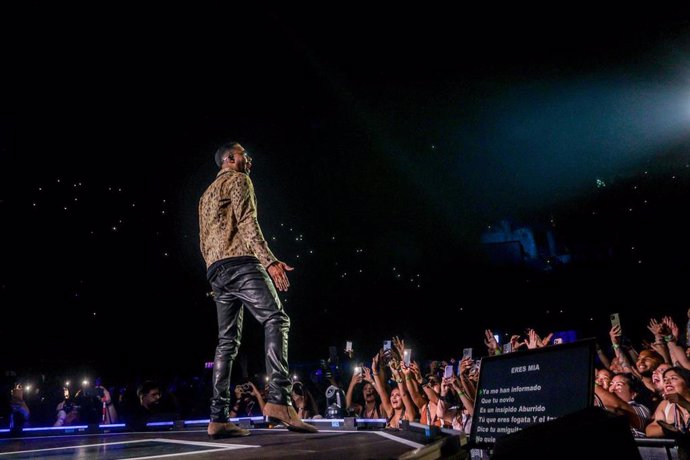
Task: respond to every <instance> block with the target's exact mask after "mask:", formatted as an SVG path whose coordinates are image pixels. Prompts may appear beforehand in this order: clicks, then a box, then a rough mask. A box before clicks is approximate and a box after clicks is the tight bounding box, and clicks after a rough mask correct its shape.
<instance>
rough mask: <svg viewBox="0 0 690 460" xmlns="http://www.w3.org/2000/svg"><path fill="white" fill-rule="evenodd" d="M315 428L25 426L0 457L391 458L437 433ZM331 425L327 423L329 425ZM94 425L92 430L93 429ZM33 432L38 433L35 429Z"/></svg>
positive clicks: (7, 440) (4, 441)
mask: <svg viewBox="0 0 690 460" xmlns="http://www.w3.org/2000/svg"><path fill="white" fill-rule="evenodd" d="M318 422H319V423H315V424H316V425H318V426H319V429H320V432H319V433H317V434H301V433H293V432H289V431H287V430H286V429H284V428H257V427H256V426H255V425H260V424H252V427H251V428H250V430H251V435H250V436H247V437H242V438H230V439H222V440H210V439H209V438H208V436H207V434H206V427H205V426H202V425H201V424H197V426H186V427H182V428H180V427H179V425H178V426H175V427H170V429H169V430H168V429H166V430H161V431H147V432H127V431H118V430H117V429H113V430H108V429H105V430H104V429H103V428H100V429H98V430H97V431H98V432H95V433H94V432H89V431H90V430H89V429H80V430H76V431H75V430H54V431H51V430H43V431H40V430H39V431H36V432H26V431H25V432H24V433H23V435H22V436H19V437H4V438H0V460H19V459H28V458H46V459H51V460H62V459H65V460H66V459H74V458H86V459H100V460H115V459H118V460H119V459H129V460H133V459H157V458H177V457H185V458H189V459H194V460H196V459H220V458H228V456H232V458H233V459H265V458H319V459H324V458H336V459H340V458H346V459H347V460H355V459H390V458H399V457H401V456H403V455H405V454H408V455H413V456H414V455H415V452H416V451H417V449H422V448H424V445H425V444H430V443H433V442H434V441H437V440H438V439H439V436H438V434H439V433H435V435H433V436H429V434H428V433H427V434H425V433H423V432H422V433H420V432H419V431H417V432H415V431H410V430H402V431H398V430H383V429H380V428H378V427H377V428H372V427H366V428H364V429H361V428H360V429H357V428H351V427H350V428H347V427H345V426H344V424H343V423H337V422H332V421H331V420H319V421H318ZM329 428H330V429H329ZM91 431H93V430H91ZM33 433H36V435H33Z"/></svg>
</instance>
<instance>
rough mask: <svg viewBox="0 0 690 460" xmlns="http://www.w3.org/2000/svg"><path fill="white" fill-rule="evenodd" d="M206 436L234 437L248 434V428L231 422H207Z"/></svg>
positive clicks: (216, 437)
mask: <svg viewBox="0 0 690 460" xmlns="http://www.w3.org/2000/svg"><path fill="white" fill-rule="evenodd" d="M207 432H208V437H209V438H211V439H222V438H235V437H239V436H249V434H250V433H249V430H245V429H244V428H240V427H239V426H237V425H235V424H234V423H232V422H226V423H223V422H210V423H209V424H208V430H207Z"/></svg>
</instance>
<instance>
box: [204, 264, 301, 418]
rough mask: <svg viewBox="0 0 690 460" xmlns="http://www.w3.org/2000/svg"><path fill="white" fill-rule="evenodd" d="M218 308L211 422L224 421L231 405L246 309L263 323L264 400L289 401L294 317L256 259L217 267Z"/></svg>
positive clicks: (285, 402)
mask: <svg viewBox="0 0 690 460" xmlns="http://www.w3.org/2000/svg"><path fill="white" fill-rule="evenodd" d="M209 281H210V283H211V287H212V288H213V292H214V298H215V301H216V308H217V311H218V346H217V347H216V356H215V359H214V363H213V397H212V398H211V421H213V422H225V421H227V419H228V413H229V409H230V398H231V393H230V375H231V373H232V363H233V361H234V360H235V358H236V357H237V351H238V349H239V347H240V342H241V339H242V316H243V309H244V308H246V309H247V310H249V312H250V313H251V314H252V315H253V316H254V317H255V318H256V319H257V320H258V321H259V323H261V324H262V325H263V326H264V336H265V337H264V340H265V341H264V348H265V352H266V374H267V375H268V377H269V384H268V385H269V386H268V396H267V398H266V402H271V403H275V404H282V405H291V404H292V402H291V400H290V392H291V390H292V384H291V382H290V378H289V376H288V362H287V350H288V348H287V347H288V331H289V330H290V318H289V317H288V315H287V314H286V313H285V311H284V310H283V306H282V305H281V303H280V299H279V298H278V294H277V292H276V289H275V287H274V286H273V282H272V281H271V279H270V278H269V276H268V273H266V270H265V269H264V268H263V267H262V266H261V264H260V263H259V261H258V260H255V261H250V262H245V263H241V264H233V263H232V262H230V263H227V264H223V265H221V266H219V267H218V268H217V269H216V271H215V272H214V274H213V275H212V278H211V279H210V280H209Z"/></svg>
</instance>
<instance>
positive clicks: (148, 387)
mask: <svg viewBox="0 0 690 460" xmlns="http://www.w3.org/2000/svg"><path fill="white" fill-rule="evenodd" d="M156 388H157V389H159V390H160V388H161V386H160V385H158V383H157V382H154V381H153V380H146V381H145V382H142V384H141V385H139V387H138V388H137V396H139V397H140V398H141V397H142V396H144V395H147V394H149V393H150V392H151V391H152V390H155V389H156Z"/></svg>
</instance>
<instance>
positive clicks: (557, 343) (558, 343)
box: [553, 337, 563, 345]
mask: <svg viewBox="0 0 690 460" xmlns="http://www.w3.org/2000/svg"><path fill="white" fill-rule="evenodd" d="M562 343H563V338H562V337H556V338H555V339H553V344H554V345H560V344H562Z"/></svg>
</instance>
